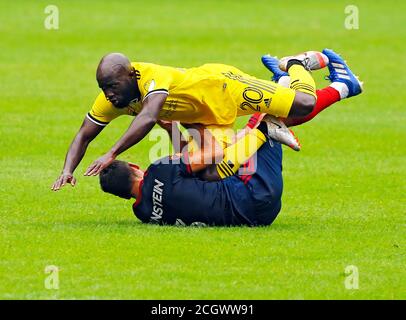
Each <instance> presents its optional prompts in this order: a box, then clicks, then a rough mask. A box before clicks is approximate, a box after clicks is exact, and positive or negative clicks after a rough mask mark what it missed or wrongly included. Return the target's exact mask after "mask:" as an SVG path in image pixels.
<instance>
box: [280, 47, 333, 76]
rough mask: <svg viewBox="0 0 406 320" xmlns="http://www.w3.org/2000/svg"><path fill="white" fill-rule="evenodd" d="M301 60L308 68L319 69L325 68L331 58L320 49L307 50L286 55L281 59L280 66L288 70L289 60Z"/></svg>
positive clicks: (283, 69)
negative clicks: (293, 54)
mask: <svg viewBox="0 0 406 320" xmlns="http://www.w3.org/2000/svg"><path fill="white" fill-rule="evenodd" d="M292 59H294V60H299V61H301V62H302V64H303V66H304V67H305V68H306V69H307V70H309V71H310V70H318V69H322V68H324V67H325V66H326V65H327V64H328V62H329V60H328V57H327V56H326V55H325V54H323V53H321V52H319V51H306V52H303V53H299V54H297V55H295V56H288V57H284V58H282V59H281V60H280V61H279V68H280V69H281V70H282V71H287V65H288V62H289V60H292Z"/></svg>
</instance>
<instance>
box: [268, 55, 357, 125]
mask: <svg viewBox="0 0 406 320" xmlns="http://www.w3.org/2000/svg"><path fill="white" fill-rule="evenodd" d="M323 54H324V55H325V56H326V57H327V58H328V60H329V63H328V65H327V66H328V68H329V71H330V75H329V76H328V79H329V80H330V81H331V82H332V83H331V85H330V86H328V87H326V88H324V89H321V90H316V95H317V102H316V105H315V107H314V109H313V111H312V112H311V113H310V114H308V115H307V116H304V117H289V118H286V119H284V120H283V121H284V123H285V124H286V125H287V126H296V125H299V124H302V123H305V122H307V121H310V120H311V119H313V118H314V117H315V116H316V115H318V114H319V113H320V112H321V111H323V110H324V109H326V108H327V107H329V106H331V105H332V104H334V103H335V102H338V101H340V100H341V99H344V98H349V97H352V96H355V95H358V94H360V93H361V92H362V82H360V81H359V80H358V77H356V76H355V75H354V73H353V72H352V71H351V69H350V68H349V67H348V65H347V64H346V62H345V61H344V59H343V58H342V57H341V56H340V55H338V54H336V53H335V52H334V51H332V50H329V49H324V50H323ZM261 60H262V62H263V64H264V65H265V67H266V68H267V69H269V70H270V71H271V72H272V73H273V77H272V79H273V80H274V81H276V82H278V83H279V84H281V85H282V86H287V83H289V82H290V78H289V76H288V74H287V73H286V72H284V71H282V70H281V69H280V68H279V60H278V59H277V58H276V57H271V56H269V55H265V56H263V57H262V59H261Z"/></svg>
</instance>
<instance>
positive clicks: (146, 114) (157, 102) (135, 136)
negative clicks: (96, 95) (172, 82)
mask: <svg viewBox="0 0 406 320" xmlns="http://www.w3.org/2000/svg"><path fill="white" fill-rule="evenodd" d="M166 97H167V94H163V93H156V94H153V95H150V96H148V97H147V99H145V100H144V102H143V107H142V110H141V112H140V113H139V114H138V115H137V117H136V118H135V119H134V120H133V122H132V123H131V125H130V126H129V128H128V130H127V131H126V133H124V135H123V136H122V137H121V138H120V140H118V141H117V142H116V144H115V145H114V146H113V147H112V148H111V149H110V151H109V152H107V153H106V154H105V155H104V156H102V157H100V158H99V159H97V160H96V161H94V162H93V163H92V164H91V165H90V166H89V167H88V168H87V170H86V172H85V176H97V175H98V174H99V173H100V171H102V170H103V169H104V168H106V167H107V166H109V165H110V164H111V163H112V162H113V161H114V159H115V158H116V157H117V156H118V155H119V154H120V153H122V152H124V151H125V150H127V149H128V148H130V147H132V146H133V145H135V144H137V143H138V142H139V141H141V140H142V139H143V138H144V137H145V136H146V135H147V134H148V133H149V132H150V131H151V129H152V128H153V127H154V125H155V124H156V122H157V121H158V116H159V112H160V111H161V110H162V107H163V105H164V103H165V100H166Z"/></svg>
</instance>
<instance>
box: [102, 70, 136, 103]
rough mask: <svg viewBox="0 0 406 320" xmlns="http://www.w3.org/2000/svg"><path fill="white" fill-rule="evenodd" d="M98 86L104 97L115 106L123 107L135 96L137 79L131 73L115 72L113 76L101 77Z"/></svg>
mask: <svg viewBox="0 0 406 320" xmlns="http://www.w3.org/2000/svg"><path fill="white" fill-rule="evenodd" d="M98 82H99V87H100V88H101V89H102V90H103V92H104V95H105V96H106V99H107V100H109V101H110V102H111V103H112V104H113V105H114V106H115V107H116V108H125V107H127V106H128V105H129V103H130V102H131V101H132V100H134V99H135V98H136V97H137V95H138V94H137V93H138V88H137V81H136V79H135V77H133V76H132V74H116V75H115V76H114V77H107V78H102V79H100V80H99V81H98Z"/></svg>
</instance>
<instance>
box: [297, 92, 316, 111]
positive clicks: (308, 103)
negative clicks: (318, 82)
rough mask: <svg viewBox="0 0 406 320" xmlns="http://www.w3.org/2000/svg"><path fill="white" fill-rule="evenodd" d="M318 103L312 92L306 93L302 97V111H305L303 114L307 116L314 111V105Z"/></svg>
mask: <svg viewBox="0 0 406 320" xmlns="http://www.w3.org/2000/svg"><path fill="white" fill-rule="evenodd" d="M315 105H316V98H315V97H313V96H311V95H310V94H306V95H305V96H303V97H302V99H301V108H300V109H301V111H302V112H303V116H307V115H308V114H310V113H312V111H313V109H314V106H315Z"/></svg>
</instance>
